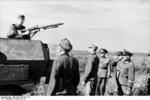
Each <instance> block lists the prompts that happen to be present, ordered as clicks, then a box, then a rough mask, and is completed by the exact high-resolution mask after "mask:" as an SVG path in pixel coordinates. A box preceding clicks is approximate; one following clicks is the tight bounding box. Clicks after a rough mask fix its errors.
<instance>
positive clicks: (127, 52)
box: [123, 49, 133, 57]
mask: <svg viewBox="0 0 150 100" xmlns="http://www.w3.org/2000/svg"><path fill="white" fill-rule="evenodd" d="M132 55H133V53H131V52H130V51H128V50H126V49H124V50H123V56H130V57H131V56H132Z"/></svg>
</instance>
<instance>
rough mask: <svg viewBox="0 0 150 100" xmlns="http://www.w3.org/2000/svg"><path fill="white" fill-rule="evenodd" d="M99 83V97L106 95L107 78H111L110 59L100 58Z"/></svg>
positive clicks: (97, 92) (97, 90)
mask: <svg viewBox="0 0 150 100" xmlns="http://www.w3.org/2000/svg"><path fill="white" fill-rule="evenodd" d="M97 74H98V83H97V87H96V94H97V95H104V94H105V88H106V81H107V76H110V74H111V73H110V59H109V58H107V57H105V58H102V57H101V58H100V63H99V68H98V73H97Z"/></svg>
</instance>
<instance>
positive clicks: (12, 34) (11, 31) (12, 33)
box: [7, 24, 25, 39]
mask: <svg viewBox="0 0 150 100" xmlns="http://www.w3.org/2000/svg"><path fill="white" fill-rule="evenodd" d="M24 29H25V26H23V25H20V26H17V25H16V24H12V25H11V26H10V29H9V32H8V33H7V37H8V38H10V39H15V38H16V37H17V35H18V31H21V30H24Z"/></svg>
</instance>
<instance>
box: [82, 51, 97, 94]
mask: <svg viewBox="0 0 150 100" xmlns="http://www.w3.org/2000/svg"><path fill="white" fill-rule="evenodd" d="M98 65H99V58H98V56H97V55H96V53H93V54H91V55H90V57H89V59H88V62H87V65H86V67H85V73H84V75H83V77H82V81H84V82H85V83H86V93H85V94H86V95H95V90H96V84H97V71H98Z"/></svg>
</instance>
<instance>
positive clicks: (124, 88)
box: [117, 51, 135, 95]
mask: <svg viewBox="0 0 150 100" xmlns="http://www.w3.org/2000/svg"><path fill="white" fill-rule="evenodd" d="M124 56H130V57H131V56H132V53H130V52H129V51H124ZM119 72H120V73H119V76H118V78H119V81H118V84H117V85H118V93H119V95H131V90H132V87H133V84H134V80H135V67H134V65H133V63H132V61H131V60H130V61H123V63H122V65H121V68H120V69H119Z"/></svg>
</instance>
